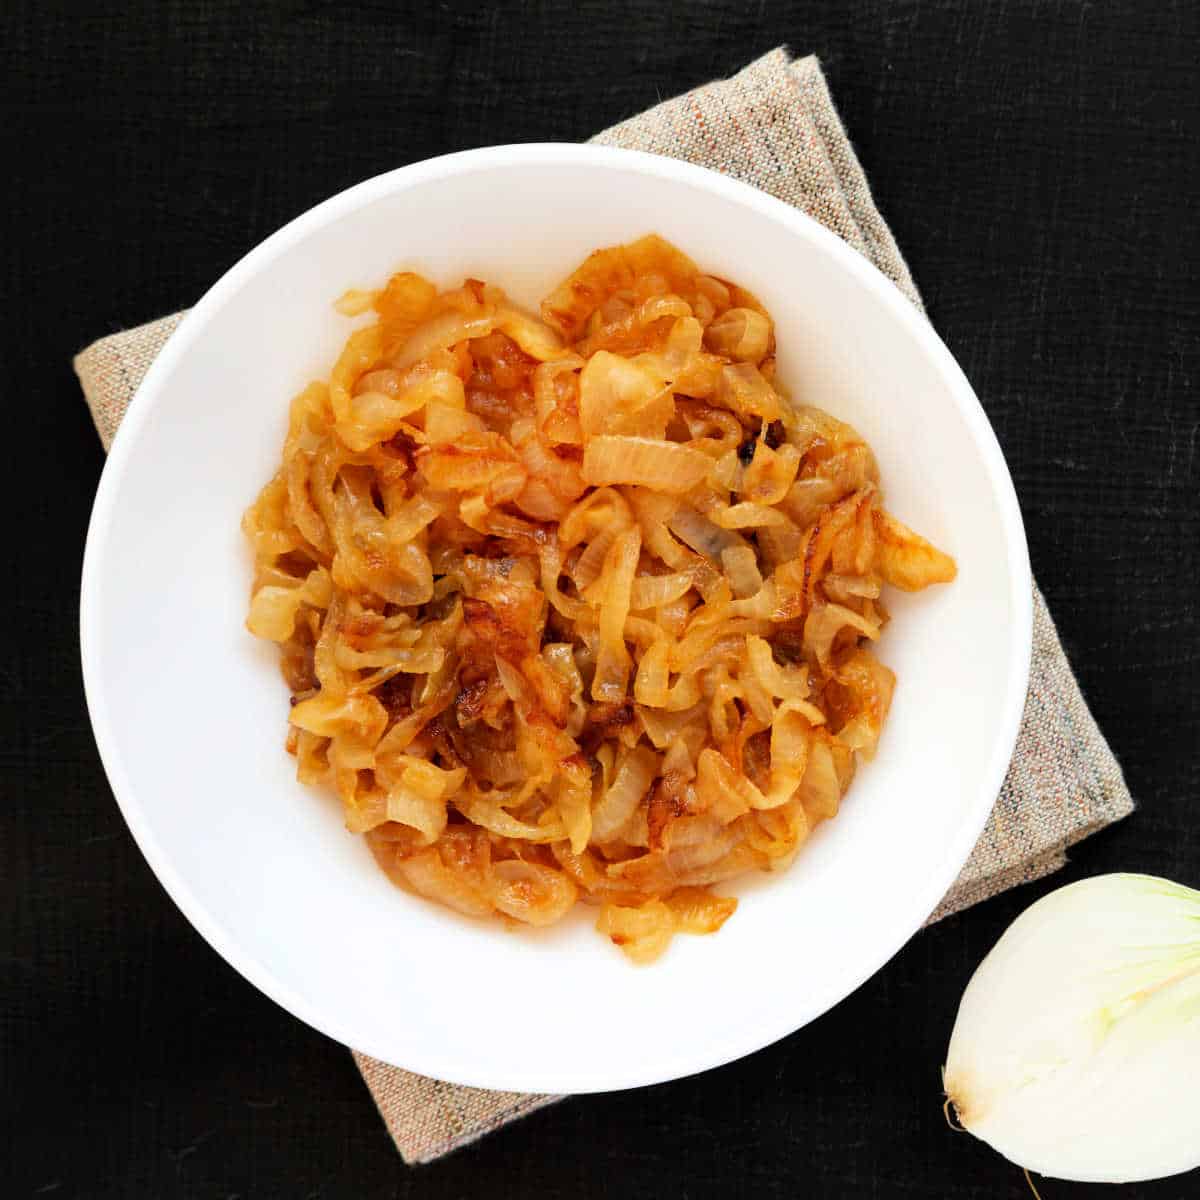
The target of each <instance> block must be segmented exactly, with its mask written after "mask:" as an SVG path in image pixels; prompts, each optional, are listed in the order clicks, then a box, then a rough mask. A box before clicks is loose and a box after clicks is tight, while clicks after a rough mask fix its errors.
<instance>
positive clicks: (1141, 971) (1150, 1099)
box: [943, 874, 1200, 1183]
mask: <svg viewBox="0 0 1200 1200" xmlns="http://www.w3.org/2000/svg"><path fill="white" fill-rule="evenodd" d="M1198 1078H1200V892H1196V891H1193V890H1191V889H1189V888H1186V887H1183V886H1181V885H1179V884H1175V883H1172V882H1171V881H1170V880H1166V879H1159V878H1156V877H1154V876H1148V875H1127V874H1118V875H1101V876H1097V877H1096V878H1093V879H1086V880H1083V881H1081V882H1079V883H1075V884H1071V885H1069V886H1067V887H1064V888H1060V889H1059V890H1058V891H1056V892H1052V893H1051V894H1050V895H1049V896H1046V897H1044V898H1043V899H1042V900H1040V901H1038V903H1036V904H1034V905H1033V906H1032V907H1031V908H1029V909H1028V910H1026V912H1025V913H1024V914H1023V915H1022V916H1020V917H1019V918H1018V919H1017V920H1016V921H1015V922H1014V923H1013V925H1012V926H1011V927H1010V928H1009V930H1008V931H1007V932H1006V933H1005V934H1004V936H1003V937H1002V938H1001V939H1000V941H999V942H998V943H997V944H996V946H995V947H994V948H993V950H992V951H991V953H990V954H989V955H988V956H987V958H985V959H984V961H983V962H982V963H981V964H980V966H979V969H978V970H977V971H976V972H975V975H974V976H973V977H972V979H971V982H970V983H969V984H968V986H967V989H966V992H965V993H964V994H963V998H962V1003H961V1005H960V1007H959V1012H958V1018H957V1021H956V1022H955V1026H954V1031H953V1033H952V1035H951V1038H950V1048H949V1051H948V1054H947V1059H946V1066H945V1068H944V1071H943V1079H944V1085H945V1089H946V1094H947V1095H948V1097H949V1099H950V1102H951V1103H952V1104H953V1106H954V1109H955V1114H956V1116H957V1118H958V1121H959V1122H960V1123H961V1124H962V1126H963V1127H964V1128H965V1129H967V1130H968V1131H969V1132H970V1133H972V1134H974V1135H975V1136H976V1137H978V1138H980V1139H981V1140H982V1141H984V1142H987V1143H988V1145H990V1146H992V1147H993V1148H994V1149H995V1150H997V1151H999V1152H1000V1153H1001V1154H1002V1155H1004V1157H1006V1158H1008V1159H1010V1160H1011V1161H1013V1162H1015V1163H1017V1164H1018V1165H1019V1166H1022V1167H1024V1168H1026V1169H1027V1170H1030V1171H1035V1172H1037V1173H1038V1174H1040V1175H1047V1176H1051V1177H1054V1178H1059V1179H1071V1180H1078V1181H1080V1182H1089V1183H1129V1182H1136V1181H1141V1180H1147V1179H1158V1178H1162V1177H1165V1176H1169V1175H1176V1174H1180V1173H1182V1172H1184V1171H1189V1170H1192V1169H1194V1168H1196V1167H1198V1166H1200V1097H1198V1096H1197V1091H1196V1080H1197V1079H1198Z"/></svg>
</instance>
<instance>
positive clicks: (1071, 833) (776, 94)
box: [75, 48, 1133, 1163]
mask: <svg viewBox="0 0 1200 1200" xmlns="http://www.w3.org/2000/svg"><path fill="white" fill-rule="evenodd" d="M594 140H595V141H596V142H598V143H601V144H603V145H607V146H621V147H625V148H628V149H633V150H646V151H650V152H652V153H655V154H664V155H667V156H669V157H671V158H681V159H685V160H686V161H688V162H694V163H699V164H701V165H703V166H706V167H711V168H713V169H714V170H717V171H721V172H723V173H724V174H727V175H731V176H733V177H734V178H736V179H741V180H744V181H746V182H747V183H751V184H753V185H754V186H755V187H758V188H761V189H762V190H763V191H765V192H769V193H770V194H771V195H772V196H776V197H778V198H779V199H781V200H785V201H786V202H787V203H788V204H793V205H795V206H796V207H797V208H799V209H801V210H802V211H803V212H806V213H808V214H809V215H810V216H812V217H815V218H816V219H817V220H818V221H821V222H822V223H823V224H825V225H826V226H828V227H829V228H830V229H832V230H833V231H834V232H835V233H836V234H838V235H839V236H840V237H842V238H844V239H845V240H846V241H847V242H848V243H849V244H850V245H851V246H853V247H854V248H855V249H856V250H858V251H859V252H860V253H861V254H863V255H865V256H866V257H867V258H868V259H870V260H871V262H873V263H874V264H875V265H876V266H877V267H878V268H879V269H880V270H881V271H882V272H883V273H884V274H885V275H887V276H888V277H889V278H890V279H891V280H892V281H893V282H894V283H895V284H896V286H897V287H898V288H899V289H900V290H901V291H902V292H903V293H904V294H905V295H906V296H907V297H908V298H909V299H910V300H911V301H912V302H913V304H915V305H917V307H918V308H919V307H920V306H921V299H920V296H919V295H918V294H917V289H916V286H915V285H914V283H913V281H912V277H911V276H910V275H909V273H908V268H907V267H906V266H905V264H904V259H903V258H902V257H901V255H900V251H899V249H898V248H897V246H896V243H895V241H894V239H893V238H892V235H891V232H890V231H889V229H888V227H887V225H885V224H884V221H883V218H882V217H881V216H880V215H879V212H878V210H877V209H876V208H875V205H874V202H873V201H872V199H871V192H870V189H869V188H868V187H867V181H866V178H865V177H864V175H863V172H862V168H861V167H860V166H859V163H858V159H857V158H856V157H855V154H854V150H853V149H852V148H851V146H850V142H849V140H848V138H847V137H846V131H845V130H844V129H843V128H842V124H841V121H840V120H839V119H838V115H837V112H836V111H835V109H834V107H833V101H832V100H831V99H830V96H829V92H828V90H827V88H826V86H825V79H824V77H823V76H822V74H821V68H820V66H819V65H818V63H817V60H816V59H815V58H804V59H800V60H799V61H796V62H792V61H790V60H789V56H788V54H787V51H786V50H784V49H783V48H780V49H777V50H773V51H772V52H771V53H770V54H767V55H766V56H765V57H763V58H760V59H759V60H758V61H757V62H754V63H751V64H750V66H748V67H747V68H746V69H745V70H743V71H742V72H741V73H740V74H739V75H735V76H734V77H733V78H732V79H727V80H723V81H720V82H717V83H710V84H708V85H707V86H705V87H701V88H697V89H696V90H695V91H693V92H688V93H687V94H686V95H684V96H679V97H677V98H676V99H674V100H668V101H666V102H665V103H663V104H659V105H658V106H657V107H656V108H652V109H651V110H650V111H649V112H646V113H643V114H642V115H641V116H638V117H634V118H632V119H631V120H629V121H625V122H624V123H623V124H621V125H617V126H616V127H615V128H613V129H609V130H607V131H606V132H604V133H602V134H600V135H599V136H598V137H596V138H595V139H594ZM181 319H182V314H176V315H174V316H170V317H163V318H162V319H161V320H158V321H152V322H151V323H150V324H148V325H142V326H140V327H139V328H137V329H130V330H126V331H125V332H122V333H116V334H113V335H112V336H110V337H106V338H103V339H101V340H100V341H98V342H96V343H95V344H94V345H92V346H89V347H88V348H87V349H86V350H84V351H83V352H82V353H81V354H80V355H79V356H78V357H77V358H76V359H75V370H76V372H77V373H78V375H79V379H80V382H81V383H82V385H83V391H84V394H85V396H86V397H87V402H88V407H89V408H90V409H91V412H92V416H93V418H94V419H95V422H96V428H97V430H98V431H99V433H100V438H101V440H102V441H103V443H104V445H105V447H106V448H107V447H108V445H109V443H110V442H111V441H112V438H113V435H114V434H115V433H116V430H117V426H118V425H119V424H120V422H121V418H122V416H123V415H124V413H125V409H126V407H127V406H128V404H129V401H130V400H131V399H132V397H133V394H134V391H135V389H136V388H137V386H138V384H139V382H140V381H141V379H142V376H143V375H144V374H145V373H146V370H147V369H148V368H149V366H150V364H151V362H152V361H153V360H154V356H155V355H156V354H157V353H158V352H159V350H161V349H162V346H163V343H164V342H165V341H166V340H167V338H168V337H169V336H170V335H171V333H172V332H173V331H174V329H175V327H176V326H177V325H178V324H179V322H180V320H181ZM1132 809H1133V801H1132V800H1131V798H1130V795H1129V792H1128V790H1127V788H1126V787H1125V782H1124V780H1123V779H1122V777H1121V770H1120V767H1119V766H1118V765H1117V762H1116V760H1115V759H1114V758H1113V756H1112V752H1111V751H1110V750H1109V748H1108V745H1107V743H1106V742H1105V740H1104V737H1103V736H1102V735H1101V733H1100V731H1099V729H1097V727H1096V723H1095V721H1094V720H1093V719H1092V715H1091V713H1090V712H1089V711H1088V708H1087V705H1086V704H1085V703H1084V700H1083V697H1082V695H1081V694H1080V692H1079V686H1078V684H1076V682H1075V677H1074V676H1073V675H1072V673H1071V667H1070V664H1069V663H1068V662H1067V659H1066V656H1065V655H1064V654H1063V650H1062V646H1061V645H1060V644H1059V641H1058V634H1057V633H1056V632H1055V629H1054V623H1053V622H1052V621H1051V619H1050V614H1049V613H1048V612H1047V611H1046V605H1045V602H1044V601H1043V600H1042V596H1041V593H1040V592H1039V591H1037V589H1036V588H1035V589H1034V597H1033V664H1032V669H1031V674H1030V679H1029V695H1028V698H1027V700H1026V703H1025V716H1024V720H1023V722H1022V725H1021V732H1020V736H1019V739H1018V741H1017V747H1016V751H1015V752H1014V756H1013V761H1012V765H1011V766H1010V768H1009V772H1008V777H1007V779H1006V780H1005V782H1004V787H1003V789H1002V790H1001V792H1000V796H999V799H998V800H997V801H996V807H995V809H994V810H993V812H992V815H991V818H990V820H989V821H988V824H987V827H986V829H985V830H984V833H983V836H982V837H981V838H980V840H979V843H978V845H977V846H976V847H975V849H974V851H973V852H972V854H971V858H970V860H969V861H968V862H967V865H966V867H964V868H963V872H962V874H961V875H960V876H959V879H958V882H957V883H956V884H955V885H954V887H953V888H952V889H951V891H950V892H949V894H948V895H947V896H946V897H945V899H944V900H943V901H942V902H941V904H940V905H939V906H938V908H937V909H936V911H935V912H934V913H933V914H932V916H931V917H930V918H929V919H930V921H936V920H939V919H940V918H941V917H944V916H946V915H947V914H949V913H952V912H956V911H958V910H959V909H962V908H966V907H967V906H969V905H971V904H975V903H977V902H978V901H980V900H983V899H985V898H986V897H988V896H994V895H995V894H996V893H997V892H1001V891H1003V890H1005V889H1006V888H1010V887H1013V886H1014V885H1016V884H1018V883H1023V882H1026V881H1027V880H1031V879H1037V878H1039V877H1040V876H1042V875H1047V874H1049V873H1050V872H1051V871H1054V870H1056V869H1057V868H1058V867H1060V866H1062V865H1063V863H1064V862H1065V861H1066V858H1065V851H1066V848H1067V847H1068V846H1070V845H1071V844H1073V843H1074V842H1077V841H1079V839H1080V838H1084V837H1087V835H1088V834H1090V833H1092V832H1094V831H1095V830H1097V829H1100V828H1102V827H1103V826H1105V825H1108V824H1111V823H1112V822H1113V821H1117V820H1119V819H1120V818H1121V817H1124V816H1126V815H1127V814H1128V813H1129V812H1131V811H1132ZM354 1057H355V1060H356V1061H357V1063H358V1066H359V1069H360V1070H361V1071H362V1074H363V1078H364V1079H365V1080H366V1081H367V1086H368V1087H369V1088H370V1089H371V1094H372V1095H373V1096H374V1098H375V1102H376V1104H377V1105H378V1106H379V1111H380V1113H381V1115H382V1116H383V1119H384V1121H385V1122H386V1123H387V1127H388V1131H389V1133H391V1135H392V1138H393V1139H394V1140H395V1143H396V1146H397V1148H398V1149H399V1151H400V1153H401V1154H402V1155H403V1156H404V1159H405V1161H407V1162H410V1163H420V1162H428V1161H430V1160H431V1159H435V1158H438V1157H440V1156H441V1155H443V1154H446V1153H448V1152H449V1151H451V1150H453V1149H455V1148H457V1147H459V1146H463V1145H466V1144H467V1143H468V1142H472V1141H474V1140H475V1139H476V1138H479V1137H482V1136H483V1135H484V1134H486V1133H489V1132H490V1131H492V1130H494V1129H497V1128H499V1127H500V1126H501V1125H505V1124H507V1123H508V1122H509V1121H513V1120H516V1119H517V1118H518V1117H521V1116H524V1115H525V1114H526V1113H530V1112H533V1111H534V1110H535V1109H537V1108H541V1107H542V1106H543V1105H546V1104H550V1103H552V1102H553V1101H554V1100H557V1099H559V1097H557V1096H538V1095H520V1094H517V1093H512V1092H492V1091H484V1090H481V1089H478V1088H467V1087H458V1086H456V1085H454V1084H448V1083H442V1082H440V1081H438V1080H435V1079H426V1078H424V1077H423V1076H419V1075H413V1074H412V1073H411V1072H409V1071H405V1070H402V1069H401V1068H399V1067H393V1066H389V1065H388V1064H387V1063H383V1062H380V1061H379V1060H377V1059H373V1058H368V1057H367V1056H366V1055H363V1054H358V1053H356V1054H355V1056H354Z"/></svg>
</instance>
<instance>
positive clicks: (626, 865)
mask: <svg viewBox="0 0 1200 1200" xmlns="http://www.w3.org/2000/svg"><path fill="white" fill-rule="evenodd" d="M342 308H343V310H344V311H346V312H348V313H359V314H361V313H365V312H367V311H372V310H373V312H374V314H375V317H376V319H375V320H374V322H373V323H370V324H367V325H364V326H362V327H361V328H359V329H357V330H355V332H354V333H352V334H351V336H350V338H349V340H348V341H347V343H346V346H345V349H344V350H343V352H342V354H341V356H340V358H339V359H338V361H337V362H336V363H335V364H334V366H333V369H332V371H331V373H330V376H329V379H328V381H327V382H324V383H314V384H313V385H311V386H310V387H308V388H307V389H305V391H303V392H302V393H301V394H300V395H299V396H298V397H296V399H295V400H294V401H293V404H292V409H291V419H290V424H289V429H288V434H287V438H286V440H285V443H284V448H283V458H282V463H281V465H280V468H279V471H278V473H277V474H276V475H275V477H274V478H273V479H272V480H271V481H270V482H269V483H268V484H267V486H266V487H265V488H264V489H263V491H262V493H261V495H260V496H259V498H258V501H257V502H256V503H255V504H254V505H253V506H252V508H251V509H250V510H249V512H248V513H247V514H246V517H245V521H244V528H245V531H246V533H247V535H248V536H249V538H250V541H251V543H252V545H253V548H254V553H255V563H256V575H255V582H254V592H253V598H252V601H251V607H250V616H249V620H248V625H249V628H250V630H251V632H253V633H255V634H257V635H259V636H261V637H264V638H268V639H270V640H271V641H274V642H276V643H278V644H279V646H280V648H281V652H282V661H283V670H284V676H285V678H286V679H287V681H288V684H289V686H290V687H291V690H292V693H293V695H292V709H291V716H290V732H289V740H288V748H289V749H290V750H291V752H292V753H293V754H294V755H295V756H296V758H297V762H298V773H299V777H300V778H301V779H302V780H303V781H305V782H306V783H311V784H315V785H321V786H324V787H327V788H330V789H332V790H333V791H334V792H335V793H336V794H337V796H338V797H339V798H340V800H341V804H342V807H343V810H344V813H345V819H346V824H347V826H348V827H349V829H350V830H352V831H353V832H355V833H361V834H365V835H366V837H367V839H368V841H369V844H370V846H371V848H372V850H373V851H374V853H375V856H376V858H377V859H378V861H379V862H380V864H381V865H382V866H383V868H384V869H385V870H386V871H387V872H388V874H389V875H390V876H391V877H392V878H393V879H394V880H395V881H396V882H397V883H398V884H400V885H401V886H403V887H405V888H407V889H408V890H410V891H414V892H416V893H418V894H420V895H422V896H426V897H430V898H432V899H434V900H437V901H440V902H441V903H443V904H446V905H449V906H450V907H452V908H454V909H457V910H458V911H460V912H463V913H468V914H471V915H476V916H488V915H493V916H500V917H503V918H504V919H506V920H513V921H518V922H522V923H528V924H535V925H538V924H548V923H550V922H553V921H557V920H559V919H560V918H561V917H562V916H564V914H565V913H566V912H568V911H569V910H570V909H571V908H572V906H573V905H574V903H575V901H576V900H577V899H580V898H582V899H584V900H587V901H591V902H594V903H596V904H599V905H600V906H601V913H600V917H599V928H600V929H601V930H602V931H603V932H604V933H606V934H607V935H608V936H609V937H610V938H611V940H612V941H613V942H614V943H616V944H618V945H620V946H621V947H622V948H623V949H624V950H625V951H626V953H628V954H629V955H630V957H632V958H634V959H636V960H639V961H647V960H649V959H651V958H653V957H655V956H656V955H657V954H659V953H660V952H661V951H662V949H663V947H664V946H665V945H666V944H667V942H668V941H669V940H670V937H671V935H672V934H673V933H675V932H679V931H686V932H693V933H696V932H710V931H712V930H715V929H717V928H718V927H719V926H720V925H721V924H722V922H724V921H725V920H726V919H727V918H728V917H729V915H730V913H731V912H732V911H733V908H734V903H735V902H734V901H732V900H730V899H726V898H722V897H719V896H715V895H713V894H711V893H710V892H709V891H708V890H707V889H708V888H709V887H710V886H711V885H713V884H716V883H719V882H720V881H722V880H726V879H730V878H732V877H734V876H736V875H739V874H741V873H743V872H745V871H747V870H750V869H755V868H758V869H770V870H778V869H780V868H782V867H784V866H786V865H787V864H788V863H790V862H791V861H792V859H793V858H794V857H795V854H796V852H797V851H798V849H799V847H800V846H801V845H802V843H803V842H804V840H805V838H806V837H807V836H808V834H809V832H810V831H811V829H812V828H813V827H814V826H815V825H816V824H817V823H818V822H820V821H822V820H826V819H828V818H830V817H832V816H834V815H835V814H836V813H837V810H838V805H839V803H840V801H841V798H842V796H843V794H844V793H845V791H846V788H847V787H848V786H849V783H850V780H851V778H852V776H853V774H854V769H855V763H856V761H857V760H858V759H859V758H860V757H869V756H870V755H871V754H872V753H873V752H874V749H875V746H876V743H877V741H878V739H879V736H880V732H881V730H882V728H883V722H884V720H885V718H886V715H887V710H888V706H889V704H890V701H891V695H892V688H893V684H894V678H893V676H892V673H891V672H890V671H889V670H888V669H887V668H886V667H885V666H884V665H883V664H882V663H880V662H879V660H878V659H876V658H875V656H874V654H873V653H872V651H871V650H870V649H869V646H870V645H871V644H873V643H874V642H875V641H876V640H878V638H879V636H880V634H881V632H882V630H883V627H884V625H885V623H886V621H887V612H886V610H885V608H884V606H883V603H882V600H881V591H882V588H883V586H884V585H885V584H892V585H895V586H898V587H901V588H905V589H908V590H914V589H917V588H921V587H924V586H926V585H928V584H931V583H937V582H945V581H948V580H950V579H952V578H953V576H954V572H955V568H954V563H953V561H952V560H951V559H950V558H948V557H947V556H946V555H945V554H943V553H941V552H940V551H938V550H936V549H935V548H934V547H933V546H931V545H930V544H929V543H928V542H926V541H925V540H924V539H922V538H920V537H919V536H918V535H916V534H915V533H913V532H912V531H911V530H909V529H907V528H906V527H905V526H904V525H903V524H901V523H900V522H899V521H897V520H896V519H895V518H894V517H893V516H891V515H890V514H889V513H887V512H886V511H885V510H884V508H883V507H882V503H881V497H880V489H879V480H878V473H877V471H876V467H875V462H874V459H873V457H872V455H871V452H870V450H869V448H868V447H867V446H866V444H865V443H864V442H863V440H862V439H861V438H860V437H859V436H858V434H857V433H856V432H855V431H854V430H853V429H851V428H850V427H849V426H847V425H845V424H843V423H842V422H840V421H837V420H836V419H834V418H833V417H831V416H829V415H828V414H826V413H824V412H822V411H820V410H819V409H816V408H812V407H805V406H797V405H792V404H790V403H789V402H788V401H787V399H786V398H785V396H784V395H783V393H782V392H781V390H780V388H779V386H778V384H777V381H776V378H775V357H774V355H775V331H774V327H773V324H772V322H771V319H770V316H769V314H768V313H767V312H766V311H765V310H764V309H763V308H762V306H761V305H760V304H759V303H758V301H757V300H756V299H755V298H754V297H753V296H751V295H750V294H749V293H747V292H745V291H743V290H742V289H740V288H738V287H737V286H736V285H734V284H731V283H729V282H727V281H724V280H721V279H717V278H715V277H713V276H709V275H705V274H704V273H703V272H701V271H700V270H699V268H697V267H696V265H695V264H694V263H692V262H691V261H690V260H689V259H688V258H687V257H686V256H685V255H683V254H682V253H680V251H678V250H677V249H675V248H674V247H672V246H670V245H668V244H667V243H666V242H664V241H662V239H660V238H657V237H647V238H644V239H642V240H641V241H639V242H635V243H633V244H632V245H629V246H620V247H614V248H611V249H607V250H601V251H597V252H596V253H595V254H593V255H591V256H590V257H589V258H588V259H587V261H586V262H584V263H583V264H582V265H581V266H580V268H579V269H578V270H577V271H575V272H574V273H573V274H572V275H571V276H570V277H569V278H568V279H567V280H565V281H564V283H563V284H562V285H561V286H560V287H559V288H557V289H556V290H555V291H554V292H553V293H552V294H551V295H550V296H549V297H548V298H547V299H546V301H545V303H544V304H543V305H542V312H541V319H540V320H539V319H536V318H534V317H532V316H529V315H528V314H526V313H523V312H521V311H520V310H519V309H517V308H516V307H514V306H513V305H512V304H511V303H510V302H509V301H508V300H507V299H506V297H505V296H504V294H503V293H502V292H501V291H499V290H498V289H497V288H495V287H491V286H488V285H485V284H483V283H481V282H480V281H478V280H470V279H469V280H467V281H466V282H465V283H464V284H463V285H462V287H460V288H457V289H454V290H451V291H448V292H439V291H438V290H437V289H436V288H435V287H434V286H433V285H432V284H431V283H429V282H428V281H427V280H425V279H422V278H421V277H420V276H418V275H414V274H412V273H408V272H401V273H399V274H397V275H394V276H393V277H392V278H391V279H390V280H389V282H388V284H387V286H386V287H385V288H384V289H382V291H380V292H378V293H365V292H356V293H353V294H350V295H348V296H347V297H345V298H344V300H343V303H342Z"/></svg>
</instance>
